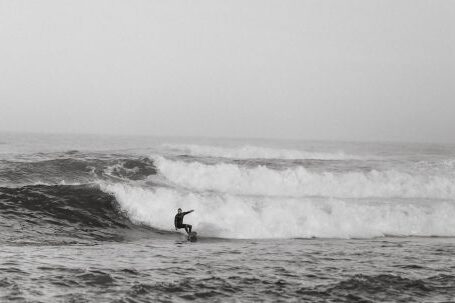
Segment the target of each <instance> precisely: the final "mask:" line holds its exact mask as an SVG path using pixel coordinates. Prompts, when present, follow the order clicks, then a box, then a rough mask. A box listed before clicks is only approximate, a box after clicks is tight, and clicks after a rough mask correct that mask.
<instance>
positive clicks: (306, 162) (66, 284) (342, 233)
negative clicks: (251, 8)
mask: <svg viewBox="0 0 455 303" xmlns="http://www.w3.org/2000/svg"><path fill="white" fill-rule="evenodd" d="M179 207H181V208H183V209H184V210H190V209H194V210H195V212H194V213H192V214H189V215H187V216H186V217H185V222H184V223H189V224H192V225H193V229H194V230H195V231H197V232H198V235H199V239H198V241H197V242H188V241H186V237H185V236H184V234H183V232H176V231H175V230H174V228H173V221H174V215H175V213H176V209H177V208H179ZM454 237H455V146H453V145H452V146H449V145H425V144H398V143H390V144H385V143H382V144H379V143H337V142H312V141H300V142H297V141H278V140H276V141H272V140H226V139H224V140H216V139H175V138H150V137H115V136H88V135H85V136H78V135H36V134H12V133H0V302H186V301H195V302H455V238H454Z"/></svg>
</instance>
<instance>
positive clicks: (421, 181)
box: [155, 157, 455, 199]
mask: <svg viewBox="0 0 455 303" xmlns="http://www.w3.org/2000/svg"><path fill="white" fill-rule="evenodd" d="M155 165H156V167H157V168H158V170H159V173H160V174H161V175H162V176H163V177H165V178H167V179H168V180H169V181H171V182H173V183H174V184H177V185H179V186H181V187H185V188H188V189H191V190H195V191H215V192H221V193H228V194H234V195H261V196H283V197H303V196H329V197H343V198H348V197H351V198H365V197H405V198H441V199H452V198H455V178H454V177H453V176H444V175H428V174H420V175H418V174H410V173H406V172H399V171H395V170H387V171H370V172H346V173H331V172H324V173H315V172H311V171H308V170H307V169H305V168H304V167H302V166H298V167H294V168H289V169H285V170H275V169H270V168H267V167H265V166H257V167H255V168H248V167H244V166H238V165H235V164H226V163H220V164H216V165H206V164H203V163H200V162H183V161H173V160H169V159H166V158H163V157H155Z"/></svg>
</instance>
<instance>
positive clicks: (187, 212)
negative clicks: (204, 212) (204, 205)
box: [183, 209, 194, 215]
mask: <svg viewBox="0 0 455 303" xmlns="http://www.w3.org/2000/svg"><path fill="white" fill-rule="evenodd" d="M193 211H194V209H192V210H190V211H186V212H184V213H183V215H188V214H189V213H192V212H193Z"/></svg>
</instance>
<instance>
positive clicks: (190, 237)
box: [188, 231, 197, 242]
mask: <svg viewBox="0 0 455 303" xmlns="http://www.w3.org/2000/svg"><path fill="white" fill-rule="evenodd" d="M188 241H190V242H196V241H197V232H195V231H192V232H190V233H189V234H188Z"/></svg>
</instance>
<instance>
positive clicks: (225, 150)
mask: <svg viewBox="0 0 455 303" xmlns="http://www.w3.org/2000/svg"><path fill="white" fill-rule="evenodd" d="M162 147H164V148H165V149H169V150H171V151H173V152H179V153H183V154H186V155H191V156H205V157H216V158H231V159H287V160H296V159H319V160H345V159H358V158H361V157H359V156H354V155H346V154H345V153H343V152H337V153H324V152H308V151H301V150H293V149H276V148H270V147H260V146H253V145H244V146H239V147H219V146H209V145H196V144H163V145H162Z"/></svg>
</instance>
